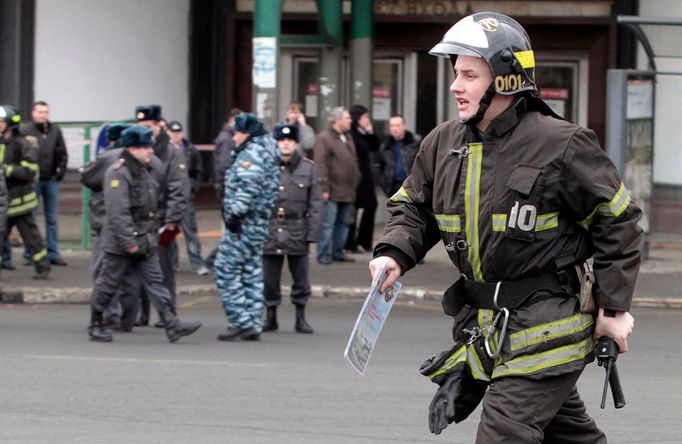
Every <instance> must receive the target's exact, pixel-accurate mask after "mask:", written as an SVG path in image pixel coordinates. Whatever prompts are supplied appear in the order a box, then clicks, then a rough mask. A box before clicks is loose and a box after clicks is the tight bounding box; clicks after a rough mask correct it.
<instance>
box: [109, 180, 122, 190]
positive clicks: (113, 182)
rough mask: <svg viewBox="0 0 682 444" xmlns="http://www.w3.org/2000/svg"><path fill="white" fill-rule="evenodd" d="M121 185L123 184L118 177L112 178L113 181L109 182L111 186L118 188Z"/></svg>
mask: <svg viewBox="0 0 682 444" xmlns="http://www.w3.org/2000/svg"><path fill="white" fill-rule="evenodd" d="M119 185H121V182H119V180H118V179H111V182H109V186H110V187H111V188H118V187H119Z"/></svg>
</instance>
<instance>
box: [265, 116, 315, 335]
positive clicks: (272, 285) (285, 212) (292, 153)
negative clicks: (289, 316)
mask: <svg viewBox="0 0 682 444" xmlns="http://www.w3.org/2000/svg"><path fill="white" fill-rule="evenodd" d="M273 137H274V139H275V140H276V141H277V146H278V147H279V194H278V196H277V202H276V203H275V207H274V209H273V212H272V216H271V217H270V225H269V228H268V231H269V236H268V240H267V241H266V242H265V249H264V251H263V279H264V283H265V306H266V307H267V313H266V317H265V323H264V324H263V331H275V330H277V329H278V328H279V325H278V323H277V307H278V306H279V305H280V304H281V303H282V291H281V286H280V278H281V276H282V265H283V264H284V258H285V257H286V259H287V262H288V263H289V271H290V272H291V277H292V279H293V284H292V286H291V302H292V303H293V304H294V305H295V306H296V325H295V330H296V331H297V332H299V333H312V332H313V329H312V327H311V326H310V324H308V322H307V321H306V319H305V312H304V310H305V306H306V303H307V302H308V300H309V299H310V294H311V290H310V281H309V280H308V270H309V268H310V266H309V264H308V245H309V244H310V243H311V242H317V240H318V239H319V238H320V232H321V231H322V209H323V203H322V191H321V189H320V185H319V177H318V173H317V167H316V166H315V163H314V162H313V161H312V160H309V159H306V158H305V157H303V156H301V154H299V152H298V137H299V128H298V127H297V126H296V125H278V126H276V127H275V128H274V130H273Z"/></svg>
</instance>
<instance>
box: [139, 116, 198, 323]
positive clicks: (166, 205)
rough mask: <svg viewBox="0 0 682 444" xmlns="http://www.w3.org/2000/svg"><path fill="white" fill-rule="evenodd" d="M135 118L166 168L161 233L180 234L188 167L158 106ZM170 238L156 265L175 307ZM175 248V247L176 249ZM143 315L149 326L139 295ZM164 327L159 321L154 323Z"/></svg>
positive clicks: (146, 308) (186, 198)
mask: <svg viewBox="0 0 682 444" xmlns="http://www.w3.org/2000/svg"><path fill="white" fill-rule="evenodd" d="M135 118H136V119H137V122H138V124H140V125H142V126H146V127H147V128H150V129H151V130H152V134H153V135H154V139H155V143H154V155H155V156H156V157H158V158H159V159H161V161H162V162H163V164H164V166H165V167H166V175H165V176H164V177H165V184H164V185H163V186H162V189H161V190H160V193H161V194H162V197H161V198H160V199H159V202H160V204H161V206H160V207H159V211H158V220H159V222H160V224H161V226H162V227H163V229H164V230H168V231H169V232H171V233H173V232H175V233H177V232H179V231H180V228H179V227H180V222H181V221H182V218H183V217H184V215H185V212H186V211H187V203H188V202H189V199H190V185H189V176H188V175H187V165H186V164H185V160H184V159H183V158H182V156H181V155H180V153H179V152H177V151H176V150H175V149H174V148H173V147H171V146H170V145H169V142H170V137H169V136H168V133H166V131H165V130H164V129H163V126H162V123H161V107H160V106H159V105H144V106H138V107H137V108H136V109H135ZM174 242H175V239H173V240H172V241H171V242H170V243H169V244H168V245H164V246H162V245H160V246H159V262H160V264H161V270H162V271H163V282H164V285H165V286H166V288H168V291H169V292H170V294H171V302H172V304H173V307H175V300H176V293H175V268H174V264H173V246H172V243H174ZM176 248H177V246H176ZM142 295H143V296H142V312H141V314H140V320H139V322H138V324H139V325H147V324H148V323H149V299H148V298H147V297H146V293H145V292H142ZM156 326H157V327H163V323H162V322H158V323H157V324H156Z"/></svg>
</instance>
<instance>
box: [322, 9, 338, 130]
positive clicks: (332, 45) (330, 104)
mask: <svg viewBox="0 0 682 444" xmlns="http://www.w3.org/2000/svg"><path fill="white" fill-rule="evenodd" d="M317 7H318V11H319V18H320V32H321V34H322V35H323V36H324V37H325V40H326V41H327V42H328V43H329V46H326V47H324V48H322V49H320V77H319V80H318V86H319V88H318V92H317V115H318V116H319V117H318V118H319V124H318V126H319V128H317V129H318V130H323V129H324V128H326V127H327V126H329V114H330V112H331V110H332V108H334V107H336V106H340V105H341V91H340V87H341V63H342V58H343V2H342V0H317Z"/></svg>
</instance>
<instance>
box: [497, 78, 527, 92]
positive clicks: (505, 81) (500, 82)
mask: <svg viewBox="0 0 682 444" xmlns="http://www.w3.org/2000/svg"><path fill="white" fill-rule="evenodd" d="M522 86H523V80H522V79H521V74H507V75H506V76H497V77H495V91H498V92H506V91H516V90H517V89H519V88H521V87H522Z"/></svg>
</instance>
